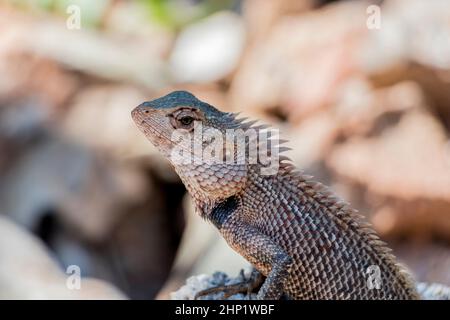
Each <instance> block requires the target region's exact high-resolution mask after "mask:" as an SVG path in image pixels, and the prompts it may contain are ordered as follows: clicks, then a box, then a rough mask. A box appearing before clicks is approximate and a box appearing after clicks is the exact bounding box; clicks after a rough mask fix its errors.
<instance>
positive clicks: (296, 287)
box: [131, 91, 450, 299]
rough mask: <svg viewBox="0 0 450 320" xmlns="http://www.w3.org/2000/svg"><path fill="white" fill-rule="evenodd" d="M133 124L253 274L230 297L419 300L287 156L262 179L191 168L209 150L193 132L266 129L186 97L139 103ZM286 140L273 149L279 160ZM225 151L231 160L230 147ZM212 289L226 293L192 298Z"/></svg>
mask: <svg viewBox="0 0 450 320" xmlns="http://www.w3.org/2000/svg"><path fill="white" fill-rule="evenodd" d="M131 116H132V119H133V120H134V122H135V123H136V125H137V127H138V128H139V129H140V131H142V132H143V133H144V134H145V136H146V137H147V139H148V140H150V142H151V143H152V144H154V145H155V146H156V148H157V149H158V150H159V152H161V153H162V154H163V156H165V157H166V158H167V159H168V160H169V161H170V162H171V164H172V166H173V167H174V169H175V171H176V172H177V174H178V175H179V176H180V178H181V180H182V182H183V183H184V185H185V186H186V188H187V190H188V192H189V194H190V195H191V197H192V198H193V201H194V204H195V208H196V212H197V213H198V214H199V215H200V216H201V217H202V218H204V219H205V220H208V221H210V222H211V223H212V224H213V225H214V226H215V227H216V228H217V229H218V230H219V232H220V234H221V235H222V236H223V238H224V239H225V240H226V242H227V243H228V245H229V246H230V247H231V248H232V249H234V250H235V251H236V252H238V253H239V254H240V255H242V256H243V257H244V258H245V259H246V260H247V261H248V262H250V263H251V264H252V266H253V267H254V272H253V273H252V277H251V279H247V282H245V283H244V282H243V283H242V284H239V285H238V286H234V287H233V288H231V287H230V288H228V289H229V290H230V292H232V293H235V292H236V290H242V291H244V290H245V289H246V288H247V290H250V289H255V288H256V289H257V288H259V290H258V292H257V295H256V298H257V299H281V298H288V299H419V298H420V294H419V291H418V290H417V284H416V283H415V281H414V279H413V277H412V276H411V275H410V273H409V272H408V271H407V270H406V269H405V268H404V267H403V266H402V265H401V264H399V263H398V262H397V260H396V258H395V256H394V255H393V254H392V250H391V249H390V248H389V247H388V246H387V244H386V243H385V242H383V241H381V240H380V237H379V236H378V235H377V233H376V232H375V231H374V229H373V228H372V227H371V225H370V224H369V223H367V222H366V221H365V220H364V218H363V216H362V215H360V214H359V213H358V212H357V211H356V210H355V209H353V208H352V207H351V206H350V205H349V204H348V203H347V202H345V201H343V200H342V199H341V198H339V197H338V196H336V195H335V194H334V193H333V192H332V191H330V190H329V189H328V188H327V187H325V186H324V185H323V184H321V183H319V182H316V181H314V180H313V179H312V177H311V176H308V175H306V174H304V173H303V172H302V171H300V170H298V169H297V168H296V167H295V166H294V165H293V163H292V161H291V160H290V159H289V158H287V157H285V156H283V155H280V156H279V159H278V160H277V161H278V162H277V163H278V165H279V167H278V170H277V172H276V173H275V174H269V175H268V174H261V166H262V165H261V164H260V163H252V162H250V161H248V160H244V161H234V162H226V161H216V162H211V161H210V162H207V161H192V159H193V158H194V159H197V158H195V156H193V154H195V152H196V151H198V149H199V147H200V148H201V147H205V144H206V142H207V141H203V140H202V141H200V142H199V141H196V139H197V140H198V139H202V138H199V137H195V134H194V133H195V130H197V129H198V128H200V130H201V131H202V132H205V131H206V130H208V129H214V130H216V131H219V132H220V133H222V134H224V135H225V134H226V132H227V130H239V129H241V130H249V129H252V130H257V131H260V130H267V126H261V125H255V122H254V121H248V120H247V119H245V118H244V119H241V118H239V116H238V114H235V113H231V112H223V111H220V110H218V109H217V108H215V107H214V106H212V105H210V104H208V103H206V102H203V101H201V100H199V99H197V98H196V97H195V96H194V95H192V94H191V93H189V92H187V91H174V92H172V93H170V94H167V95H165V96H163V97H160V98H157V99H155V100H151V101H147V102H143V103H142V104H140V105H139V106H137V107H135V108H134V109H133V110H132V112H131ZM175 132H176V133H177V137H178V138H174V135H175ZM180 137H184V138H186V137H188V138H190V139H191V140H189V141H191V142H190V144H185V145H184V147H182V148H181V149H180V148H179V145H180V141H179V139H180ZM246 141H247V140H246ZM249 141H250V140H248V141H247V142H246V143H247V144H248V143H250V142H249ZM284 142H286V141H280V142H279V144H278V145H277V146H276V147H277V148H279V150H280V152H282V151H285V149H284V148H283V147H281V144H282V143H284ZM192 143H193V144H194V145H195V143H197V148H195V147H194V148H192ZM235 143H236V142H235V141H233V142H232V147H235ZM176 148H178V149H180V150H182V151H183V152H181V153H180V152H179V153H176V154H180V156H178V158H177V156H174V150H175V149H176ZM224 149H226V147H224ZM180 150H178V151H180ZM217 150H219V151H220V148H219V149H217ZM231 150H232V152H233V155H234V156H235V157H237V152H236V149H231ZM224 153H226V151H224ZM197 155H198V154H197ZM241 156H242V154H241ZM222 157H224V155H223V154H222ZM183 158H184V159H183ZM219 158H220V157H219ZM180 159H181V160H186V159H187V160H188V161H184V162H183V161H180ZM223 159H224V158H222V160H223ZM197 160H198V159H197ZM371 268H375V269H373V270H376V271H377V272H378V273H377V275H378V278H377V281H378V282H377V283H375V285H374V283H372V285H371V284H370V283H369V281H370V279H369V278H370V274H369V271H370V270H371ZM372 280H373V279H372ZM242 285H243V286H242ZM215 289H220V290H224V291H225V292H226V289H227V288H223V287H221V288H212V289H207V290H204V292H200V293H199V295H203V294H206V293H210V292H212V291H213V290H215ZM449 292H450V291H449Z"/></svg>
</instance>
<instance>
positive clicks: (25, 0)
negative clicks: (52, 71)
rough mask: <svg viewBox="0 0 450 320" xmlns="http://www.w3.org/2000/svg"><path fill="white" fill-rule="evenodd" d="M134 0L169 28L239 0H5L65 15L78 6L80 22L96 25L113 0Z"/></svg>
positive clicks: (223, 8)
mask: <svg viewBox="0 0 450 320" xmlns="http://www.w3.org/2000/svg"><path fill="white" fill-rule="evenodd" d="M120 1H129V2H131V1H134V2H136V3H137V4H139V6H138V8H140V7H142V9H143V10H146V11H147V13H148V14H147V16H148V19H149V21H152V22H155V23H158V24H160V25H163V26H164V27H167V28H170V29H172V30H179V29H181V28H183V27H184V26H185V25H187V24H189V23H192V22H194V21H196V20H198V19H201V18H203V17H206V16H208V15H210V14H212V13H214V12H216V11H220V10H225V9H232V8H235V7H236V6H237V5H238V4H239V3H240V0H94V1H93V0H5V2H8V3H11V4H13V5H16V6H17V7H20V8H22V9H24V10H27V11H30V12H32V13H39V12H45V13H52V14H56V15H59V16H65V15H67V7H68V6H69V5H77V6H79V7H80V8H81V13H82V14H81V22H82V24H83V26H88V27H93V28H96V27H99V26H101V24H102V19H103V17H104V15H105V12H106V11H107V10H108V8H109V6H111V5H113V4H114V3H115V2H120Z"/></svg>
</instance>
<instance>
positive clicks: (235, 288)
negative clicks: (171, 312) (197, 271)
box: [194, 269, 264, 300]
mask: <svg viewBox="0 0 450 320" xmlns="http://www.w3.org/2000/svg"><path fill="white" fill-rule="evenodd" d="M240 277H241V278H242V281H241V282H238V283H235V284H230V285H223V286H217V287H212V288H208V289H205V290H201V291H199V292H197V293H196V295H195V297H194V300H197V299H198V298H199V297H201V296H205V295H208V294H215V293H223V299H228V298H229V297H231V296H232V295H235V294H238V293H244V294H247V296H248V297H250V294H251V293H252V292H253V291H254V290H255V289H257V288H258V287H260V286H261V284H262V283H263V281H264V277H263V275H262V274H261V273H260V272H259V271H257V270H256V269H253V271H252V273H251V275H250V277H249V278H248V279H247V278H246V277H245V275H244V270H243V269H241V272H240Z"/></svg>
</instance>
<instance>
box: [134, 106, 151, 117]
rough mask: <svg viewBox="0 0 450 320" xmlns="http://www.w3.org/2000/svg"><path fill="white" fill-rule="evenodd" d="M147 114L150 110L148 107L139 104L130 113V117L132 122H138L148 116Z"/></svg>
mask: <svg viewBox="0 0 450 320" xmlns="http://www.w3.org/2000/svg"><path fill="white" fill-rule="evenodd" d="M149 113H150V108H149V107H148V106H145V105H144V104H140V105H138V106H137V107H136V108H134V109H133V110H132V111H131V117H132V118H133V119H134V120H139V119H142V118H143V117H145V116H146V115H148V114H149Z"/></svg>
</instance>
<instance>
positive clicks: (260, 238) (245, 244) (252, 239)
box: [220, 219, 292, 300]
mask: <svg viewBox="0 0 450 320" xmlns="http://www.w3.org/2000/svg"><path fill="white" fill-rule="evenodd" d="M230 220H233V219H230ZM220 232H221V233H222V235H223V237H224V238H225V240H226V241H227V242H228V244H229V245H230V246H231V247H232V248H233V249H234V250H236V251H237V252H238V253H239V254H241V255H242V256H243V257H244V258H245V259H247V260H248V261H249V262H250V263H251V264H253V265H254V266H255V267H256V269H258V270H259V271H260V272H261V273H263V274H264V275H266V277H267V278H266V280H265V281H264V284H263V285H262V287H261V289H260V290H259V292H258V295H257V299H260V300H275V299H280V297H281V295H282V294H283V288H284V284H285V281H286V280H287V279H288V276H289V270H290V267H291V265H292V258H291V257H290V256H289V255H288V254H287V252H286V251H285V250H283V248H281V246H279V245H278V244H276V243H275V242H273V241H272V240H271V239H270V238H269V237H268V236H266V235H264V234H263V233H261V232H259V231H258V230H256V229H255V228H253V227H252V226H249V225H247V224H245V223H242V222H236V221H229V222H228V221H227V222H226V223H224V224H223V225H222V226H221V228H220Z"/></svg>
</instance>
